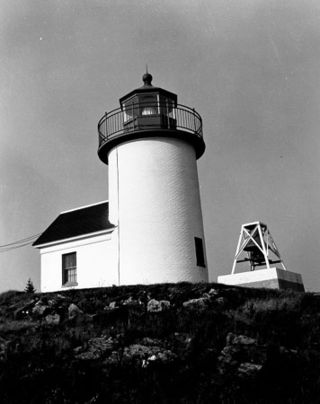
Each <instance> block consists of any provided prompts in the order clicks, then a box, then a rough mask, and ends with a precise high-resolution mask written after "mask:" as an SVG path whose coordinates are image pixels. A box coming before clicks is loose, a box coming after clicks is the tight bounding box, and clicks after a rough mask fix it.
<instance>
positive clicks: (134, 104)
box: [122, 97, 139, 122]
mask: <svg viewBox="0 0 320 404" xmlns="http://www.w3.org/2000/svg"><path fill="white" fill-rule="evenodd" d="M122 109H123V115H124V122H127V121H130V120H131V119H134V118H135V117H137V116H138V115H139V105H138V99H137V97H133V98H130V99H129V100H127V101H124V102H123V104H122Z"/></svg>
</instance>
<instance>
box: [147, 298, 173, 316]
mask: <svg viewBox="0 0 320 404" xmlns="http://www.w3.org/2000/svg"><path fill="white" fill-rule="evenodd" d="M169 308H170V302H169V300H156V299H151V300H149V301H148V304H147V311H148V312H150V313H159V312H160V311H164V310H168V309H169Z"/></svg>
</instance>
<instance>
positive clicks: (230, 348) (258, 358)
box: [218, 332, 266, 376]
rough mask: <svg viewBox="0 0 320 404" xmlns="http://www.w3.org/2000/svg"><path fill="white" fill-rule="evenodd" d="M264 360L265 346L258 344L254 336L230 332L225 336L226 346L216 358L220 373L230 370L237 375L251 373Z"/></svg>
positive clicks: (257, 368)
mask: <svg viewBox="0 0 320 404" xmlns="http://www.w3.org/2000/svg"><path fill="white" fill-rule="evenodd" d="M240 358H241V362H240ZM265 361H266V347H265V346H259V345H258V343H257V340H255V339H254V338H250V337H247V336H246V335H235V334H233V333H231V332H230V333H229V334H228V335H227V338H226V346H225V347H224V348H223V350H222V351H221V354H220V356H219V358H218V370H219V372H220V373H221V374H225V373H229V372H231V373H235V374H238V376H243V375H246V374H247V375H249V374H250V375H253V374H255V373H254V372H256V371H258V370H260V368H261V367H262V365H263V363H264V362H265ZM249 365H253V366H251V367H250V366H249Z"/></svg>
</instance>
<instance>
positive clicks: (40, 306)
mask: <svg viewBox="0 0 320 404" xmlns="http://www.w3.org/2000/svg"><path fill="white" fill-rule="evenodd" d="M49 311H50V308H49V306H48V305H47V304H46V303H44V302H43V300H39V301H38V302H37V303H36V304H35V305H34V307H33V309H32V313H33V314H34V315H36V316H39V317H43V316H46V315H47V314H48V313H49Z"/></svg>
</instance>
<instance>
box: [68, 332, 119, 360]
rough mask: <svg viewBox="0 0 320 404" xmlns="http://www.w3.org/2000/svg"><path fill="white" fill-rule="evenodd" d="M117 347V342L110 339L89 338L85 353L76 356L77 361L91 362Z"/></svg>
mask: <svg viewBox="0 0 320 404" xmlns="http://www.w3.org/2000/svg"><path fill="white" fill-rule="evenodd" d="M116 345H117V341H115V340H114V339H113V338H112V337H109V338H107V337H105V336H103V337H96V338H91V339H90V340H89V341H88V348H87V350H86V351H85V352H83V353H80V354H78V355H76V357H77V359H81V360H93V359H100V358H101V357H103V356H104V355H105V354H106V353H107V352H111V351H112V350H113V349H114V348H115V346H116Z"/></svg>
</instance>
